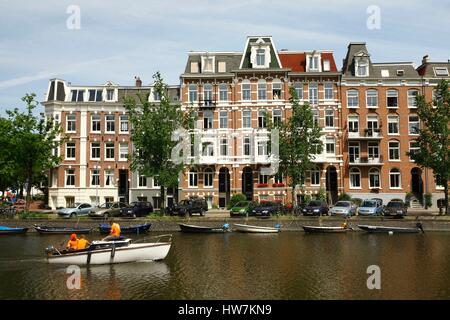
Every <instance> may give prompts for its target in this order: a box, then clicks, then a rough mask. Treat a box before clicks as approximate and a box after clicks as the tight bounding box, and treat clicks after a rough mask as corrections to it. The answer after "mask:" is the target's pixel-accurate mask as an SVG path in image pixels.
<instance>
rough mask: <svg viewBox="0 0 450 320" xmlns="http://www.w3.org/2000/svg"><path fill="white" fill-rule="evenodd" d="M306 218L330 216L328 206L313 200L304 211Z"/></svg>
mask: <svg viewBox="0 0 450 320" xmlns="http://www.w3.org/2000/svg"><path fill="white" fill-rule="evenodd" d="M302 213H303V215H304V216H323V215H328V205H327V204H326V203H325V202H323V201H319V200H313V201H311V202H310V203H309V204H308V205H306V206H305V207H304V208H303V209H302Z"/></svg>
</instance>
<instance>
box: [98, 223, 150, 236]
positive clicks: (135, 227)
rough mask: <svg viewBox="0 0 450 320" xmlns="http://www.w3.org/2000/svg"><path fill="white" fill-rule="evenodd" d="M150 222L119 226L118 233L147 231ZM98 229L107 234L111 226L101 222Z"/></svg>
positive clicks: (141, 232)
mask: <svg viewBox="0 0 450 320" xmlns="http://www.w3.org/2000/svg"><path fill="white" fill-rule="evenodd" d="M151 226H152V224H151V223H144V224H137V225H132V226H126V227H122V226H121V227H120V233H122V234H143V233H146V232H148V230H149V229H150V227H151ZM98 229H99V231H100V233H102V234H108V233H109V232H110V231H111V226H110V225H109V224H101V225H100V226H99V228H98Z"/></svg>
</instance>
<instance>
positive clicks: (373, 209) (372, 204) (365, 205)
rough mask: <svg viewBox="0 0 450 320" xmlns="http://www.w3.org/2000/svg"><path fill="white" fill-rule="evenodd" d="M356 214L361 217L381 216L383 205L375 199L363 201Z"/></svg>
mask: <svg viewBox="0 0 450 320" xmlns="http://www.w3.org/2000/svg"><path fill="white" fill-rule="evenodd" d="M358 214H359V215H361V216H381V215H382V214H383V205H382V204H381V202H380V201H379V200H377V199H369V200H364V201H363V202H362V203H361V206H360V207H359V208H358Z"/></svg>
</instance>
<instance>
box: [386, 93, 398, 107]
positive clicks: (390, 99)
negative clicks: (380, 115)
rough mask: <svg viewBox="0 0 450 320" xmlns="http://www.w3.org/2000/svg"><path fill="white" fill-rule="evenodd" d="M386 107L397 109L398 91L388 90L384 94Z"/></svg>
mask: <svg viewBox="0 0 450 320" xmlns="http://www.w3.org/2000/svg"><path fill="white" fill-rule="evenodd" d="M386 105H387V107H388V108H398V91H397V90H396V89H389V90H388V91H387V93H386Z"/></svg>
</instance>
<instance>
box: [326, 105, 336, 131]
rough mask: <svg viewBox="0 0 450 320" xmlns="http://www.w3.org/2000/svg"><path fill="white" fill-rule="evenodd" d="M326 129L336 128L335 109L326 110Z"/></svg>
mask: <svg viewBox="0 0 450 320" xmlns="http://www.w3.org/2000/svg"><path fill="white" fill-rule="evenodd" d="M325 127H327V128H333V127H334V110H333V109H326V110H325Z"/></svg>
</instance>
